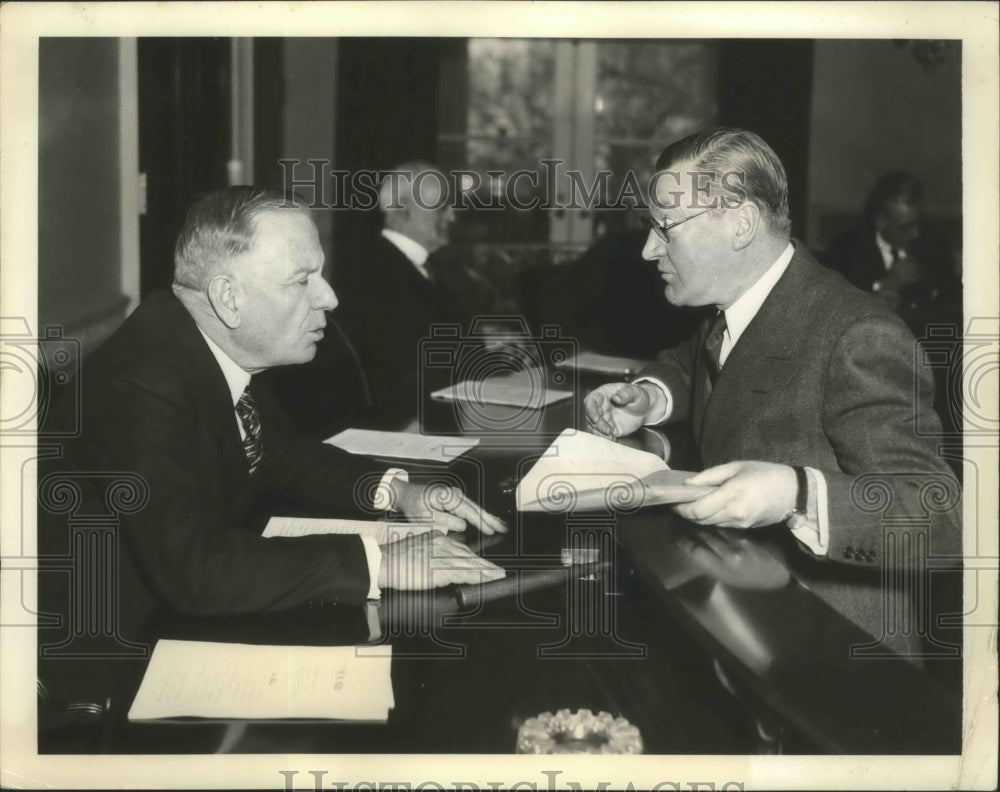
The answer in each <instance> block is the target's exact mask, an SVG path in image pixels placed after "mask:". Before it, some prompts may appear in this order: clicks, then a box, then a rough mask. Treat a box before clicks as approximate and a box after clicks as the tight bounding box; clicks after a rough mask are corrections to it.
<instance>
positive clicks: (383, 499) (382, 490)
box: [372, 468, 410, 511]
mask: <svg viewBox="0 0 1000 792" xmlns="http://www.w3.org/2000/svg"><path fill="white" fill-rule="evenodd" d="M396 478H401V479H403V481H409V480H410V475H409V474H408V473H407V472H406V471H405V470H403V469H402V468H389V469H388V470H387V471H385V473H384V474H383V475H382V480H381V481H379V483H378V487H376V488H375V495H374V496H373V497H372V506H373V507H374V509H375V511H396V499H395V498H394V497H393V494H392V487H391V486H389V485H390V484H392V482H393V480H394V479H396Z"/></svg>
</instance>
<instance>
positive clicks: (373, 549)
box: [198, 327, 407, 599]
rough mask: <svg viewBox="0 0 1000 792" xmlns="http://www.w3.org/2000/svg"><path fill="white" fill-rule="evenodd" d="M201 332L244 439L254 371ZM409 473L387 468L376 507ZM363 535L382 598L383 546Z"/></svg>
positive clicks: (371, 592) (376, 594)
mask: <svg viewBox="0 0 1000 792" xmlns="http://www.w3.org/2000/svg"><path fill="white" fill-rule="evenodd" d="M198 332H199V333H201V337H202V338H204V339H205V343H206V344H208V348H209V349H210V350H211V351H212V354H213V355H214V356H215V359H216V361H217V362H218V364H219V368H221V369H222V376H224V377H225V378H226V384H227V385H228V386H229V395H230V397H231V399H232V402H233V420H235V421H236V428H237V429H238V430H239V432H240V439H241V440H245V439H246V436H247V434H246V430H245V429H244V428H243V421H241V420H240V416H239V414H237V412H236V402H238V401H239V400H240V397H241V396H242V395H243V391H245V390H246V388H247V385H249V384H250V376H251V375H250V374H249V373H247V372H246V371H244V370H243V369H242V368H240V366H239V365H238V364H237V363H236V362H235V361H234V360H233V359H232V358H231V357H229V355H227V354H226V353H225V352H223V351H222V348H221V347H220V346H219V345H218V344H216V343H215V342H214V341H213V340H212V339H211V338H209V337H208V336H207V335H205V332H204V331H203V330H202V329H201V328H200V327H199V328H198ZM406 475H407V474H406V471H404V470H400V469H399V468H392V469H390V470H387V471H386V472H385V475H383V476H382V481H381V482H379V486H378V489H377V490H376V493H375V508H376V509H385V508H387V507H388V505H389V504H390V502H391V499H390V496H389V487H388V485H389V482H391V481H392V480H393V479H394V478H395V477H396V476H400V477H401V478H404V480H405V478H406ZM360 539H361V544H362V545H364V548H365V560H366V561H367V562H368V581H369V583H368V599H380V598H381V596H382V590H381V589H380V588H379V585H378V570H379V567H381V565H382V550H381V549H380V548H379V546H378V542H376V541H375V540H374V539H372V538H371V537H368V536H362V537H360Z"/></svg>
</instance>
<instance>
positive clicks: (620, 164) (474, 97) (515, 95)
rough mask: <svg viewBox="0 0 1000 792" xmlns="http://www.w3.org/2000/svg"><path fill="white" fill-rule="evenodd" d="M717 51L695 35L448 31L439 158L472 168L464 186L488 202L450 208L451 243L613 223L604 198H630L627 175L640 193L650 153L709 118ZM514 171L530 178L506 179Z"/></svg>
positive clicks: (560, 236) (543, 236) (576, 243)
mask: <svg viewBox="0 0 1000 792" xmlns="http://www.w3.org/2000/svg"><path fill="white" fill-rule="evenodd" d="M716 60H717V55H716V49H715V45H714V44H713V43H711V42H702V41H645V40H616V41H567V40H545V39H468V40H465V41H461V40H458V41H455V42H454V43H453V44H451V45H450V46H449V48H448V50H447V52H446V54H445V57H444V58H443V60H442V66H441V72H440V80H441V91H440V96H441V104H440V107H439V135H438V160H439V162H440V163H441V164H442V166H444V167H445V168H447V169H449V170H452V171H455V170H468V171H470V172H473V175H470V176H469V177H467V179H466V186H467V187H475V182H476V180H478V181H479V185H478V186H477V187H475V189H474V190H473V191H472V192H474V194H475V195H476V197H477V198H478V200H479V203H480V205H485V206H488V207H491V208H485V209H475V208H473V209H471V210H470V211H466V212H462V213H460V217H459V224H458V227H457V229H456V231H457V232H458V233H457V235H458V236H459V240H458V241H465V242H478V243H487V244H492V245H511V244H513V245H519V244H520V245H524V244H529V245H532V244H533V245H545V246H553V247H572V248H580V247H584V246H586V245H587V244H589V243H590V242H591V241H592V240H593V239H594V238H595V237H597V236H600V235H602V234H604V233H607V232H608V231H610V230H613V229H615V228H617V227H623V226H624V225H625V224H626V222H627V220H626V217H627V212H625V211H622V210H621V209H618V208H611V207H614V206H615V205H616V203H617V200H616V199H618V198H619V197H625V198H628V197H632V198H634V197H636V196H635V190H634V189H633V187H632V186H630V185H627V184H626V182H628V181H629V180H630V179H631V181H632V182H633V184H634V185H635V186H637V187H638V188H639V193H640V195H639V198H640V199H641V200H645V196H644V191H645V188H646V185H647V183H648V180H649V177H650V176H651V175H652V173H651V171H652V164H653V161H654V160H655V157H656V155H657V153H658V152H659V151H660V150H661V149H662V148H663V147H664V146H665V145H666V144H667V143H669V142H670V141H672V140H675V139H677V138H679V137H682V136H684V135H686V134H689V133H690V132H693V131H695V130H698V129H702V128H704V127H706V126H711V125H712V124H714V123H715V120H716V115H717V109H716V94H717V90H716ZM546 160H547V161H548V163H547V164H546V162H545V161H546ZM553 160H558V161H560V162H562V163H564V164H563V165H559V166H557V165H555V164H554V163H553V162H552V161H553ZM523 171H528V172H529V173H532V174H535V176H534V177H531V176H528V175H522V176H520V177H516V178H515V179H514V183H510V179H511V177H512V175H513V174H516V173H518V172H523ZM568 171H574V172H575V173H576V174H577V175H576V176H572V177H571V176H570V175H569V173H568ZM491 172H492V173H491ZM630 173H631V174H632V176H631V177H630V176H629V174H630ZM595 189H596V191H595ZM623 189H624V192H623ZM471 194H472V193H471V192H470V197H471ZM587 195H590V198H589V199H587ZM533 199H537V203H538V204H540V206H538V207H536V208H534V209H526V208H523V207H525V206H527V205H529V204H531V203H532V201H533ZM546 204H548V205H552V204H556V205H558V206H560V207H564V208H554V209H544V208H541V207H543V206H545V205H546ZM492 207H501V208H492ZM519 207H522V208H519Z"/></svg>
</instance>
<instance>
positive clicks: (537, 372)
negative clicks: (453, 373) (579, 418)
mask: <svg viewBox="0 0 1000 792" xmlns="http://www.w3.org/2000/svg"><path fill="white" fill-rule="evenodd" d="M546 377H547V375H546V373H545V371H544V369H538V368H535V369H526V370H524V371H519V372H517V373H516V374H510V375H508V376H503V377H489V378H488V379H481V380H463V381H462V382H460V383H458V384H457V385H452V386H451V387H449V388H442V389H441V390H437V391H434V392H433V393H432V394H431V397H432V398H435V399H441V400H444V401H458V402H469V403H471V404H499V405H503V406H507V407H519V408H528V409H532V410H538V409H541V408H542V407H545V406H546V405H548V404H554V403H556V402H560V401H562V400H563V399H568V398H570V397H571V396H572V395H573V392H572V391H568V390H560V389H558V388H550V387H549V386H548V382H547V381H546Z"/></svg>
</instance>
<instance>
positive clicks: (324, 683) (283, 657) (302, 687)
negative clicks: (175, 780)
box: [128, 640, 395, 721]
mask: <svg viewBox="0 0 1000 792" xmlns="http://www.w3.org/2000/svg"><path fill="white" fill-rule="evenodd" d="M372 648H375V647H366V649H372ZM377 648H378V649H379V650H380V651H379V652H377V653H376V652H371V651H367V652H366V653H365V655H364V656H361V655H360V654H359V652H358V650H357V648H356V647H354V646H251V645H249V644H227V643H209V642H201V641H169V640H161V641H159V642H158V643H157V644H156V648H155V649H154V650H153V656H152V657H151V658H150V661H149V666H148V667H147V668H146V674H145V676H143V679H142V684H141V685H140V686H139V692H138V693H137V694H136V696H135V700H134V701H133V702H132V707H131V709H129V713H128V717H129V720H152V719H157V718H183V717H196V718H212V719H217V720H231V719H243V718H259V719H279V718H280V719H285V718H322V719H334V720H351V721H385V720H387V719H388V717H389V710H390V709H392V707H393V706H394V703H395V702H394V700H393V696H392V676H391V671H392V667H391V664H392V653H391V648H390V647H388V646H382V647H377Z"/></svg>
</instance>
